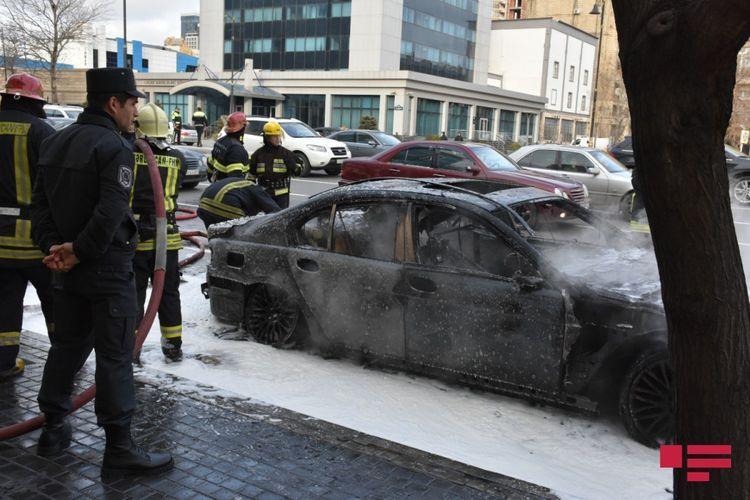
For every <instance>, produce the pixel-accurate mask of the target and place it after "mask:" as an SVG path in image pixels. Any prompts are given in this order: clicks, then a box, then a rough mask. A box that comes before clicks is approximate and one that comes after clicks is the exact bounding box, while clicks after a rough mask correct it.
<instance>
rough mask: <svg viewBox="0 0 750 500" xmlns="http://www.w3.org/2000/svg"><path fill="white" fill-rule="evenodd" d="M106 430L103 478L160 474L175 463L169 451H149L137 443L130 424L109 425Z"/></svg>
mask: <svg viewBox="0 0 750 500" xmlns="http://www.w3.org/2000/svg"><path fill="white" fill-rule="evenodd" d="M104 432H105V433H106V435H107V446H106V447H105V448H104V460H103V461H102V478H103V479H116V478H118V477H123V476H128V475H152V474H159V473H161V472H164V471H167V470H170V469H171V468H172V466H173V465H174V460H173V459H172V455H170V454H169V453H149V452H147V451H145V450H143V449H141V448H140V447H139V446H138V445H136V444H135V441H134V440H133V437H132V436H131V435H130V426H115V425H108V426H105V427H104Z"/></svg>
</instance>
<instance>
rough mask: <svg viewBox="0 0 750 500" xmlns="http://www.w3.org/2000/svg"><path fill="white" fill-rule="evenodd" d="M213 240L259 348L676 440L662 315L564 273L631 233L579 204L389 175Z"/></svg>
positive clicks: (223, 287)
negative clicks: (424, 378) (370, 368)
mask: <svg viewBox="0 0 750 500" xmlns="http://www.w3.org/2000/svg"><path fill="white" fill-rule="evenodd" d="M526 221H529V222H532V224H531V226H533V227H534V228H535V229H531V226H530V225H529V224H527V222H526ZM209 232H210V237H211V243H210V245H211V249H212V261H211V264H210V266H209V269H208V273H207V275H208V276H207V277H208V280H207V283H206V284H205V285H204V291H205V293H206V295H207V296H209V298H210V301H211V310H212V313H213V314H214V315H216V316H217V317H218V318H220V319H222V320H223V321H226V322H230V323H235V324H238V323H242V324H244V327H245V329H246V331H247V332H248V333H249V334H250V335H251V336H252V337H253V338H254V339H256V340H257V341H259V342H263V343H267V344H272V345H275V346H277V347H291V346H302V345H306V346H314V347H316V348H317V349H319V350H322V351H327V352H329V353H330V352H337V353H342V354H354V355H357V356H363V357H365V358H366V359H367V360H368V361H371V362H373V363H376V364H379V365H384V366H389V367H394V368H397V369H406V370H408V371H413V372H418V373H422V374H426V375H431V376H435V377H439V378H441V379H445V380H449V381H455V382H461V383H466V384H469V385H472V386H476V387H481V388H484V389H489V390H493V391H498V392H501V393H505V394H510V395H515V396H520V397H524V398H527V399H532V400H536V401H539V402H544V403H549V404H554V405H558V406H562V407H567V408H576V409H582V410H585V411H597V409H598V407H599V405H600V404H602V403H607V402H615V403H618V404H619V407H620V414H621V416H622V420H623V422H624V424H625V426H626V428H627V429H628V431H629V432H630V433H631V435H632V436H633V437H634V438H635V439H637V440H639V441H641V442H643V443H645V444H648V445H654V444H655V443H657V442H658V441H659V440H661V439H663V438H666V437H667V436H669V435H671V434H670V433H671V428H672V425H673V421H672V402H671V374H670V371H669V365H668V362H667V354H666V353H667V348H666V338H667V337H666V322H665V318H664V314H663V310H662V307H661V306H660V305H659V304H658V303H657V302H655V301H654V300H653V297H646V296H637V295H634V294H626V293H624V292H623V290H620V289H617V288H616V286H615V285H614V284H608V283H602V284H601V285H600V286H599V287H592V286H588V285H586V284H583V283H579V282H576V281H574V280H573V279H571V277H570V276H569V275H567V274H565V273H564V272H562V271H561V270H559V269H558V268H557V262H558V261H559V260H560V259H557V260H556V257H555V255H554V254H555V252H557V254H558V255H557V257H560V255H561V254H560V252H563V250H562V249H564V248H574V249H575V251H576V252H577V251H579V250H578V249H584V250H587V251H589V253H590V254H591V255H596V254H597V252H598V253H600V254H601V253H602V252H603V253H605V254H606V252H607V251H608V250H607V249H606V246H604V245H605V244H606V242H607V241H608V240H609V239H611V238H614V237H617V236H621V235H622V233H619V231H618V230H617V229H615V228H614V227H611V226H609V225H608V224H607V223H606V222H604V221H603V220H601V219H599V218H598V217H597V216H595V215H594V214H592V213H591V212H589V211H588V210H586V209H585V208H583V207H580V206H579V205H577V204H575V203H572V202H571V201H569V200H567V199H564V198H562V197H559V196H554V195H551V194H550V193H548V192H545V191H541V190H538V189H535V188H517V187H512V186H502V185H499V184H497V183H494V182H487V181H463V180H452V181H448V182H439V181H431V180H405V179H390V180H388V179H386V180H376V181H369V182H362V183H358V184H353V185H349V186H345V187H341V188H338V189H334V190H331V191H327V192H325V193H322V194H319V195H317V196H315V197H313V198H311V199H310V200H308V201H307V202H305V203H303V204H300V205H297V206H295V207H292V208H290V209H287V210H284V211H282V212H278V213H276V214H271V215H267V216H260V217H255V218H252V219H250V220H244V221H233V222H230V223H226V224H223V225H220V226H212V227H211V228H210V230H209ZM548 251H549V253H550V255H552V257H548V256H547V253H548ZM618 264H619V263H618ZM605 274H607V273H606V272H605ZM607 275H609V274H607ZM657 280H658V278H657ZM652 292H653V290H652ZM652 295H658V286H657V289H656V292H655V294H654V293H652Z"/></svg>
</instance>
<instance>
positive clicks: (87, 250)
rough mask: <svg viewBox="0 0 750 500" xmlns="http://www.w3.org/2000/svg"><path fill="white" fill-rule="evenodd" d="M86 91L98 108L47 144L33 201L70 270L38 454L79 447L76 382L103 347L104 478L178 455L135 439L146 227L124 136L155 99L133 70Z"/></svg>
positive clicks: (149, 469) (95, 75) (55, 262)
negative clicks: (140, 270) (141, 232)
mask: <svg viewBox="0 0 750 500" xmlns="http://www.w3.org/2000/svg"><path fill="white" fill-rule="evenodd" d="M86 88H87V92H88V96H87V101H88V106H87V107H86V109H85V110H84V111H83V113H81V114H80V115H79V117H78V120H77V121H76V123H74V124H72V125H70V126H68V127H67V128H65V129H64V130H62V131H60V132H58V133H56V134H54V135H52V136H51V137H49V138H48V139H47V140H45V141H44V143H43V144H42V150H41V154H40V159H39V172H38V174H37V182H36V185H35V187H34V196H33V201H32V229H33V237H34V242H35V243H36V244H38V245H39V246H40V248H41V249H42V251H43V252H44V253H46V254H47V257H45V258H44V263H45V264H46V265H47V267H49V268H50V269H52V270H53V271H59V272H60V280H59V281H60V282H59V284H58V285H57V286H56V288H55V291H54V294H55V295H54V297H55V298H54V300H55V333H54V335H53V336H52V347H51V348H50V350H49V354H48V356H47V363H46V364H45V366H44V375H43V377H42V386H41V389H40V391H39V408H40V409H41V410H42V412H43V413H44V416H45V423H44V427H43V429H42V434H41V436H40V437H39V444H38V447H37V454H39V455H42V456H49V455H54V454H56V453H59V452H60V451H61V450H63V449H65V448H66V447H68V446H69V444H70V438H71V433H72V430H71V426H70V423H69V422H68V421H67V419H66V415H67V414H68V413H70V410H71V394H72V391H73V378H74V377H75V375H76V373H77V372H78V370H80V368H81V367H82V366H83V364H84V362H85V361H86V358H88V356H89V353H90V352H91V350H92V348H93V349H94V351H95V353H96V386H97V396H96V403H95V411H96V418H97V422H98V424H99V425H100V426H102V427H104V431H105V434H106V447H105V449H104V459H103V461H102V476H103V477H105V478H106V477H116V476H119V475H121V474H128V473H135V474H139V473H140V474H143V473H156V472H160V471H162V470H167V469H170V468H171V467H172V465H173V461H172V457H171V456H170V455H169V454H166V453H148V452H146V451H144V450H142V449H141V448H140V447H138V446H136V444H135V442H134V441H133V438H132V437H131V433H130V421H131V417H132V415H133V411H134V410H135V387H134V384H133V363H132V357H133V347H134V342H135V335H134V334H133V332H134V331H135V328H136V324H135V321H136V316H137V314H138V304H137V300H136V289H135V280H134V275H133V257H134V256H135V247H136V243H137V225H136V222H135V220H134V218H133V213H132V212H131V210H130V207H129V205H128V202H129V198H130V189H131V188H132V186H133V166H134V156H133V150H132V149H131V147H130V144H129V143H128V142H127V141H126V140H125V139H124V138H123V137H122V135H121V134H122V133H126V132H127V131H128V130H129V129H130V127H132V125H133V121H134V119H135V117H136V116H138V111H137V108H136V104H137V102H138V98H143V97H145V96H144V95H143V94H142V93H140V92H139V91H138V90H137V89H136V85H135V78H134V76H133V71H132V70H130V69H127V68H99V69H91V70H88V71H87V72H86Z"/></svg>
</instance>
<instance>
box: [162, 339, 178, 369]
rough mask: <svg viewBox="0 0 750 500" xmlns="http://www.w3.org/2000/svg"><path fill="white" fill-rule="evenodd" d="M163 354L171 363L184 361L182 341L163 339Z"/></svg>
mask: <svg viewBox="0 0 750 500" xmlns="http://www.w3.org/2000/svg"><path fill="white" fill-rule="evenodd" d="M161 352H162V353H163V354H164V357H165V358H167V360H168V361H170V362H173V363H174V362H177V361H182V339H181V338H179V337H178V338H173V339H165V338H163V339H162V343H161Z"/></svg>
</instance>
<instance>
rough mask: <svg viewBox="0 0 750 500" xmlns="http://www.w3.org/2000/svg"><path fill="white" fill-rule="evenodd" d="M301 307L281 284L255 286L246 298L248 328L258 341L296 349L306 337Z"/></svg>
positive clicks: (246, 329) (245, 314) (249, 332)
mask: <svg viewBox="0 0 750 500" xmlns="http://www.w3.org/2000/svg"><path fill="white" fill-rule="evenodd" d="M302 323H303V318H302V314H301V312H300V310H299V307H297V305H296V304H295V303H294V302H293V301H292V300H291V298H290V297H289V295H288V294H287V293H286V292H285V291H284V290H282V289H281V288H278V287H275V286H273V285H258V286H256V287H253V289H252V290H251V291H250V293H249V294H248V296H247V299H246V301H245V311H244V324H245V331H246V332H247V333H248V334H249V335H250V336H251V337H252V338H253V339H254V340H255V341H256V342H258V343H261V344H266V345H270V346H273V347H276V348H278V349H293V348H294V347H297V346H298V345H300V344H301V342H302V341H303V340H304V334H303V325H302Z"/></svg>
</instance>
